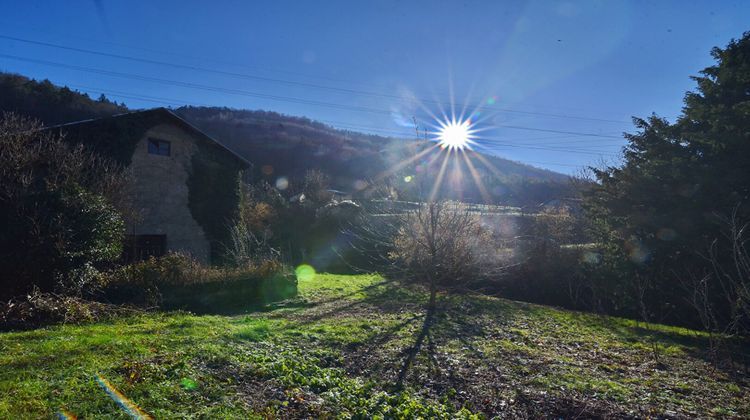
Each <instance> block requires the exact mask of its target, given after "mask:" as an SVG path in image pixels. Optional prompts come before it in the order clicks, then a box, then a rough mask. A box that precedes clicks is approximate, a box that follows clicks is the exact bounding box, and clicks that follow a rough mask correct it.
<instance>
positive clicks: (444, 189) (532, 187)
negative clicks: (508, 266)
mask: <svg viewBox="0 0 750 420" xmlns="http://www.w3.org/2000/svg"><path fill="white" fill-rule="evenodd" d="M176 112H177V113H178V114H179V115H180V116H182V117H183V118H185V119H186V120H188V121H190V122H192V123H193V124H195V125H196V126H198V127H199V128H200V129H202V130H204V131H205V132H207V133H208V134H209V135H211V136H214V137H215V138H217V139H220V140H221V141H222V142H224V143H225V144H226V145H227V146H228V147H230V148H231V149H233V150H235V151H236V152H237V153H239V154H240V155H242V156H244V157H245V158H246V159H248V160H249V161H251V162H253V163H255V164H256V166H257V168H256V169H258V171H259V176H263V177H265V178H266V179H267V180H268V181H274V180H275V179H277V178H278V177H281V176H284V177H290V178H297V179H298V178H300V177H301V176H302V174H304V172H305V171H306V170H307V169H310V168H317V169H320V170H321V171H323V172H324V173H327V174H329V175H330V176H331V179H332V183H333V186H334V187H335V188H336V189H339V190H343V191H345V192H352V193H355V194H356V193H357V190H358V188H357V185H364V184H363V183H362V181H364V182H365V183H370V182H372V181H373V180H378V179H379V178H382V176H383V175H384V174H389V175H394V176H393V180H392V182H394V183H396V185H395V186H396V188H397V189H398V190H399V191H401V192H402V194H405V195H406V196H405V197H402V198H407V199H417V198H418V196H420V195H426V192H425V190H426V191H429V190H430V189H431V188H432V186H433V185H434V183H435V180H436V179H437V178H438V173H439V172H440V167H441V165H442V163H443V157H444V155H441V156H437V155H438V154H437V153H425V154H423V155H422V156H420V158H419V159H416V160H413V161H411V162H410V163H409V164H408V165H404V164H403V163H404V162H407V161H410V158H412V157H413V156H415V155H418V154H420V152H421V151H423V150H424V149H425V148H427V147H430V146H432V145H433V144H432V143H430V142H426V141H417V140H414V139H397V138H393V137H382V136H376V135H370V134H363V133H358V132H353V131H344V130H338V129H334V128H332V127H329V126H326V125H324V124H321V123H319V122H315V121H311V120H309V119H307V118H299V117H290V116H286V115H281V114H278V113H275V112H267V111H248V110H234V109H228V108H217V107H210V108H207V107H183V108H178V109H177V110H176ZM467 153H468V155H469V156H472V154H476V152H467ZM472 161H473V165H474V166H475V168H476V170H477V171H478V173H479V176H480V177H481V179H482V184H484V186H485V187H486V189H487V192H488V193H489V194H490V196H491V197H492V200H493V201H494V202H496V203H501V204H509V205H537V204H540V203H543V202H546V201H550V200H554V199H559V198H563V197H567V196H569V195H570V194H571V187H570V186H569V184H568V177H567V176H565V175H562V174H559V173H556V172H552V171H547V170H543V169H539V168H535V167H532V166H529V165H524V164H521V163H518V162H513V161H510V160H507V159H502V158H499V157H496V156H489V155H482V158H479V159H476V158H472ZM455 169H460V171H457V170H455ZM456 172H463V173H464V174H468V172H469V171H468V168H467V167H466V163H465V161H464V160H463V159H462V158H460V157H459V156H458V154H454V155H453V156H452V157H451V158H450V159H449V160H448V164H447V167H446V171H445V173H446V174H448V175H446V176H445V179H444V180H443V182H442V183H441V188H440V190H439V191H438V193H439V194H438V195H439V196H440V197H442V198H449V199H460V200H463V201H471V202H481V201H483V197H482V194H481V191H480V189H479V188H478V187H477V185H476V182H475V180H474V179H473V178H472V177H471V176H468V175H466V176H463V177H461V178H460V179H456V178H455V177H452V176H451V175H450V174H453V173H456ZM405 180H406V181H405Z"/></svg>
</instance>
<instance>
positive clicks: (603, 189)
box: [586, 32, 750, 317]
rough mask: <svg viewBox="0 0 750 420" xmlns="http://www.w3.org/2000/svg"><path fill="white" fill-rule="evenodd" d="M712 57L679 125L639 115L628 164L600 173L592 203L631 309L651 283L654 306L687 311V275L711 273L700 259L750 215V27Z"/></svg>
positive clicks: (618, 284)
mask: <svg viewBox="0 0 750 420" xmlns="http://www.w3.org/2000/svg"><path fill="white" fill-rule="evenodd" d="M711 54H712V56H713V57H714V59H715V60H716V64H715V65H713V66H711V67H708V68H706V69H704V70H703V71H701V74H700V76H697V77H693V79H694V80H695V81H696V82H697V89H696V91H694V92H689V93H687V94H686V96H685V100H684V103H685V106H684V107H683V110H682V114H681V116H680V117H679V118H678V119H677V121H676V122H675V123H673V124H671V123H669V122H668V121H667V120H665V119H662V118H659V117H657V116H655V115H652V116H651V117H649V118H648V119H639V118H635V119H634V123H635V125H636V127H637V129H638V132H637V133H635V134H629V135H626V138H627V139H628V145H627V146H626V147H625V150H624V157H625V163H624V165H623V166H622V167H619V168H616V167H609V168H605V169H599V170H595V174H596V176H597V179H598V181H599V183H598V185H597V186H596V187H594V188H593V189H592V191H591V192H590V194H589V196H588V198H587V202H586V207H587V210H588V211H589V214H590V215H591V216H592V217H593V218H594V219H595V220H596V222H597V223H596V226H597V231H598V232H597V233H598V236H599V240H600V242H602V243H603V244H604V248H605V249H606V250H607V251H606V253H607V254H608V255H607V257H608V258H605V261H609V268H610V270H611V271H610V276H604V277H603V278H605V277H606V278H608V280H609V281H610V282H613V283H615V284H611V285H607V287H606V288H608V289H610V290H617V291H618V292H619V293H620V295H621V296H624V297H629V298H631V299H627V298H621V299H620V303H623V302H624V303H627V304H629V305H630V306H631V307H632V308H634V307H635V306H634V305H635V304H636V303H635V302H634V300H637V299H635V298H634V297H635V294H637V292H636V291H635V289H637V288H639V287H641V286H643V284H644V279H645V282H646V284H648V288H649V292H648V293H646V294H645V296H646V298H645V300H646V301H647V302H646V303H647V305H648V308H649V310H650V311H651V312H652V313H654V312H661V313H663V314H667V313H668V312H669V313H671V314H672V316H676V317H682V316H683V315H684V311H685V310H686V309H687V306H686V305H685V299H686V297H687V294H689V290H685V287H683V286H684V285H685V284H686V282H685V279H686V278H687V277H696V276H697V277H700V276H705V275H707V274H710V273H711V272H712V271H713V268H714V267H713V262H709V261H707V259H705V258H701V256H706V255H707V254H708V250H709V248H710V247H711V245H712V243H714V241H716V240H717V239H719V238H721V236H722V229H723V225H722V223H723V222H722V221H723V220H724V219H723V217H726V216H727V215H729V214H732V212H733V211H735V210H736V211H737V215H738V218H739V219H740V220H744V221H750V205H748V204H750V203H747V201H748V199H749V198H750V32H748V33H745V34H744V36H743V37H742V38H741V39H739V40H733V41H731V42H730V43H729V45H727V47H726V48H724V49H721V48H714V49H713V51H712V52H711ZM718 255H722V253H721V252H719V253H718ZM714 262H715V261H714ZM727 263H728V262H727ZM613 274H614V275H613ZM675 305H676V306H677V307H678V309H679V310H678V311H673V309H674V306H675Z"/></svg>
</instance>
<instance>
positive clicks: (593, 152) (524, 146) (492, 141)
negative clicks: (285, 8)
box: [71, 85, 615, 156]
mask: <svg viewBox="0 0 750 420" xmlns="http://www.w3.org/2000/svg"><path fill="white" fill-rule="evenodd" d="M71 86H72V87H76V88H82V89H94V88H85V87H82V86H78V85H71ZM90 93H110V94H111V95H115V96H117V97H125V98H131V99H137V100H142V101H148V102H155V103H161V104H166V105H188V103H184V102H181V101H176V100H170V99H167V98H158V97H153V96H139V95H130V94H124V93H122V92H113V91H104V90H92V91H90ZM256 120H257V121H265V120H263V119H260V118H256ZM320 121H321V122H323V123H326V124H331V125H335V126H340V127H343V128H344V129H356V130H369V131H374V132H380V133H387V134H391V135H393V134H399V135H404V137H408V136H409V135H410V132H409V133H407V132H406V131H400V130H392V129H386V128H382V127H371V126H365V125H359V124H351V123H344V122H339V121H326V120H320ZM334 128H335V127H334ZM481 141H482V142H483V143H487V144H490V145H492V146H497V147H515V148H521V149H534V150H549V151H555V152H563V153H578V154H589V155H613V156H614V155H615V154H613V153H606V152H602V151H596V150H590V149H566V148H559V147H544V146H543V145H529V144H523V143H521V144H516V143H507V141H509V140H508V139H498V138H490V137H482V138H481ZM484 148H486V149H488V150H493V149H494V148H490V147H487V146H484Z"/></svg>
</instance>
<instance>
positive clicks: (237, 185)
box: [187, 141, 244, 264]
mask: <svg viewBox="0 0 750 420" xmlns="http://www.w3.org/2000/svg"><path fill="white" fill-rule="evenodd" d="M197 146H198V150H197V151H196V153H195V154H193V159H192V166H193V167H192V171H191V172H190V175H189V177H188V181H187V185H188V206H189V207H190V212H191V213H192V215H193V218H194V219H195V221H196V222H198V224H199V225H200V226H201V227H202V228H203V231H204V232H205V234H206V237H207V239H208V241H209V244H210V245H211V262H212V263H214V264H222V263H224V262H225V249H226V248H225V247H226V244H229V243H230V239H231V238H230V226H231V224H232V222H233V221H234V220H236V219H237V218H238V217H239V209H240V200H241V185H242V184H241V182H242V171H243V169H244V165H242V164H241V163H240V162H239V161H238V160H237V159H236V158H235V157H234V156H232V155H231V154H229V153H227V152H226V151H225V150H223V149H222V148H220V147H219V146H218V145H214V144H210V143H207V142H204V141H199V142H197Z"/></svg>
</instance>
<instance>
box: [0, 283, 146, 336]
mask: <svg viewBox="0 0 750 420" xmlns="http://www.w3.org/2000/svg"><path fill="white" fill-rule="evenodd" d="M139 312H140V311H139V310H137V309H134V308H130V307H126V306H117V305H110V304H106V303H101V302H94V301H90V300H85V299H81V298H77V297H72V296H65V295H59V294H55V293H49V292H41V291H39V289H34V290H32V292H31V293H30V294H28V295H27V296H25V297H23V298H15V299H11V300H10V301H8V302H5V303H0V330H16V329H31V328H37V327H41V326H44V325H50V324H59V323H63V324H71V323H72V324H80V323H84V322H94V321H102V320H105V319H110V318H113V317H116V316H122V315H130V314H136V313H139Z"/></svg>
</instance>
